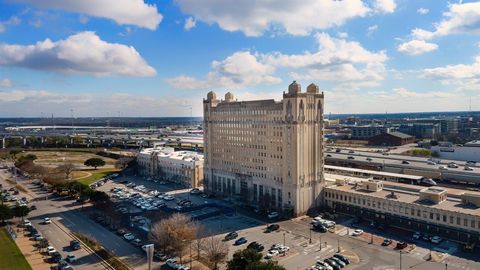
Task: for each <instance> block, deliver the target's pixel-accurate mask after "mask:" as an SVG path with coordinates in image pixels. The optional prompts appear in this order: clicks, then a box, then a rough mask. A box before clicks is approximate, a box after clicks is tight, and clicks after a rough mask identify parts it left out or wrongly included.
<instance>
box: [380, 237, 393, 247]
mask: <svg viewBox="0 0 480 270" xmlns="http://www.w3.org/2000/svg"><path fill="white" fill-rule="evenodd" d="M391 243H392V239H388V238H385V239H383V242H382V246H388V245H390V244H391Z"/></svg>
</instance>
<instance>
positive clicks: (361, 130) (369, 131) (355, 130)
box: [350, 125, 397, 140]
mask: <svg viewBox="0 0 480 270" xmlns="http://www.w3.org/2000/svg"><path fill="white" fill-rule="evenodd" d="M350 129H351V130H352V139H358V140H366V139H369V138H371V137H373V136H376V135H379V134H382V133H385V132H387V133H389V132H394V131H397V128H396V127H386V126H381V125H378V126H376V125H367V126H353V127H350Z"/></svg>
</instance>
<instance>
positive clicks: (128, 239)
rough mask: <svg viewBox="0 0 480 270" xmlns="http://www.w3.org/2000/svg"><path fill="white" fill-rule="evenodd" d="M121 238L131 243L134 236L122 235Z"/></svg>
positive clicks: (129, 234)
mask: <svg viewBox="0 0 480 270" xmlns="http://www.w3.org/2000/svg"><path fill="white" fill-rule="evenodd" d="M123 238H125V240H127V241H132V240H133V239H135V235H133V234H132V233H126V234H124V235H123Z"/></svg>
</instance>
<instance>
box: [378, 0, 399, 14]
mask: <svg viewBox="0 0 480 270" xmlns="http://www.w3.org/2000/svg"><path fill="white" fill-rule="evenodd" d="M373 6H374V8H375V10H376V11H378V12H382V13H392V12H394V11H395V8H397V4H396V3H395V0H375V2H374V5H373Z"/></svg>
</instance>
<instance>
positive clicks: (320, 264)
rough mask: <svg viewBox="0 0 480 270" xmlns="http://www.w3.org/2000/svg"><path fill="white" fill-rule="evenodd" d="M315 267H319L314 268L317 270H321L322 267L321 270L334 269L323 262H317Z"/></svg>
mask: <svg viewBox="0 0 480 270" xmlns="http://www.w3.org/2000/svg"><path fill="white" fill-rule="evenodd" d="M315 265H316V266H317V267H315V268H314V269H315V270H317V269H319V268H320V267H321V268H320V269H325V270H333V268H332V267H331V266H330V265H329V264H328V263H326V262H323V261H320V260H319V261H317V262H316V263H315ZM318 266H319V267H318Z"/></svg>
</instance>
